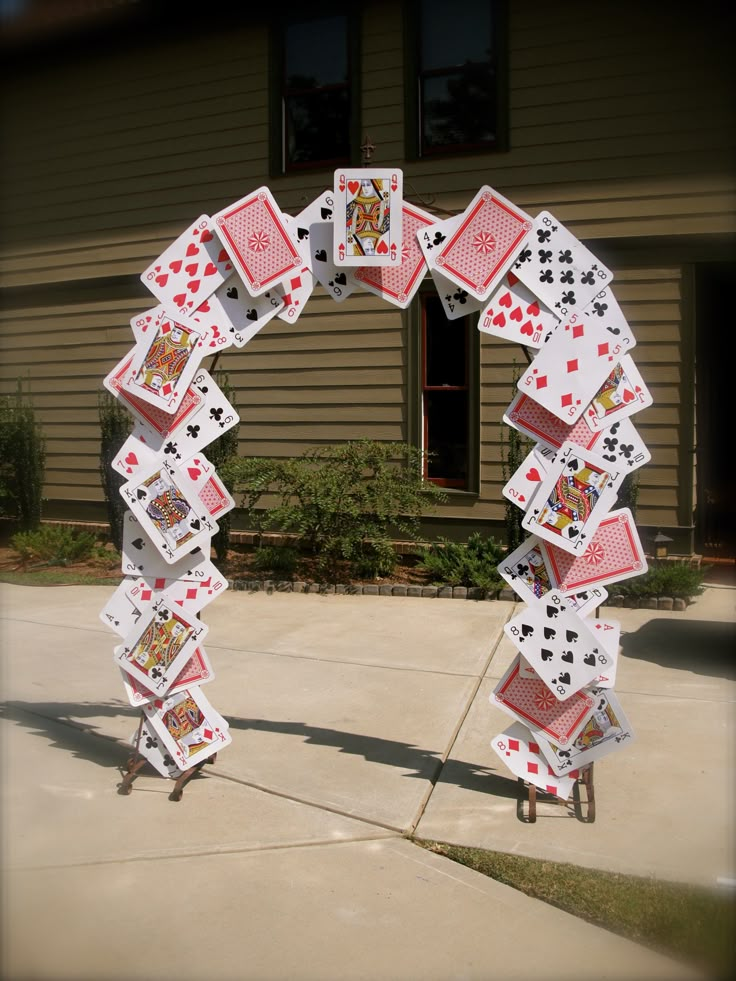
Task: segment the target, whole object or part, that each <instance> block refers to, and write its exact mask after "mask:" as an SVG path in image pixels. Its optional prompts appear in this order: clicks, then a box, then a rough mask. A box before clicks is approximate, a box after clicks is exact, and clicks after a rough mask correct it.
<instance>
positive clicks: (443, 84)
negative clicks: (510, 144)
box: [421, 65, 496, 147]
mask: <svg viewBox="0 0 736 981" xmlns="http://www.w3.org/2000/svg"><path fill="white" fill-rule="evenodd" d="M494 83H495V77H494V74H493V73H492V72H491V71H490V70H489V68H488V67H487V66H479V65H469V66H467V67H466V68H464V69H462V70H460V71H456V72H453V73H452V74H447V75H440V76H435V77H431V78H425V79H424V80H423V84H422V106H421V112H422V142H423V144H424V146H425V147H432V146H448V145H457V144H465V143H470V144H478V143H489V142H492V141H493V140H494V139H495V136H496V119H495V100H494V93H493V89H494Z"/></svg>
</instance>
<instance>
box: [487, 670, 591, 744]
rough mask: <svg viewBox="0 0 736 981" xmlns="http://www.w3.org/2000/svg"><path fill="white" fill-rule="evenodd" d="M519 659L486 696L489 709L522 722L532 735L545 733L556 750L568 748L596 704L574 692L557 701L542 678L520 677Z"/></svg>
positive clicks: (586, 693)
mask: <svg viewBox="0 0 736 981" xmlns="http://www.w3.org/2000/svg"><path fill="white" fill-rule="evenodd" d="M520 660H521V656H519V657H516V658H514V660H513V661H512V663H511V665H510V666H509V668H508V670H507V671H506V673H505V674H504V676H503V678H501V680H500V681H499V683H498V684H497V685H496V687H495V688H494V689H493V692H492V694H491V695H490V696H489V701H490V702H491V704H492V705H495V706H496V707H497V708H499V709H501V711H502V712H505V713H506V714H507V715H510V716H511V718H512V719H515V720H517V721H518V720H519V719H520V720H521V721H522V722H523V723H524V724H525V725H527V726H528V727H529V728H530V729H531V731H532V733H533V734H534V735H537V734H538V733H544V734H545V735H547V736H548V737H549V738H550V739H553V740H554V741H555V742H556V743H557V744H558V745H559V746H567V745H568V744H569V743H570V742H571V741H572V740H573V739H574V738H575V736H577V734H578V733H579V732H580V730H581V729H582V728H583V726H584V725H585V723H586V722H587V721H588V719H589V718H590V717H591V715H592V714H593V710H594V708H595V700H594V699H593V698H592V696H591V695H590V694H589V693H588V692H586V691H577V692H575V694H573V695H571V696H570V697H569V698H567V699H565V701H564V702H561V701H558V699H557V698H555V696H554V695H553V694H552V692H551V691H550V690H549V688H548V687H547V685H546V684H545V683H544V682H543V681H542V679H541V678H524V677H522V676H521V675H520V674H519V662H520Z"/></svg>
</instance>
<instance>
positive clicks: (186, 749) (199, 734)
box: [143, 685, 232, 770]
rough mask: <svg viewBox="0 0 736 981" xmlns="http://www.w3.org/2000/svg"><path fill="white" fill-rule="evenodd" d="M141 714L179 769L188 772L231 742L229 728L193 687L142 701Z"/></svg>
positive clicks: (198, 690) (195, 687) (204, 697)
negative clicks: (148, 700) (142, 712)
mask: <svg viewBox="0 0 736 981" xmlns="http://www.w3.org/2000/svg"><path fill="white" fill-rule="evenodd" d="M143 711H144V713H145V715H146V719H147V720H148V721H149V722H150V724H151V728H152V729H153V730H154V732H155V733H156V735H158V736H159V737H160V738H161V741H162V743H163V745H164V747H165V748H166V749H167V750H168V751H169V753H170V754H171V755H172V757H173V758H174V761H175V763H176V766H177V767H178V768H179V769H180V770H189V769H191V768H192V767H193V766H196V764H197V763H200V762H201V761H202V760H205V759H207V757H209V756H212V754H213V753H216V752H218V750H220V749H224V748H225V746H229V745H230V743H231V742H232V737H231V736H230V732H229V726H228V725H227V723H226V722H225V720H224V719H223V718H222V716H221V715H220V714H219V713H218V712H216V711H215V709H214V708H213V707H212V706H211V705H210V703H209V701H208V699H207V698H206V696H205V695H203V694H202V691H201V690H200V689H199V687H197V686H196V685H192V686H191V687H190V688H186V689H184V691H181V692H177V693H176V694H175V695H172V696H170V697H167V698H157V699H156V700H155V701H152V702H146V703H144V705H143Z"/></svg>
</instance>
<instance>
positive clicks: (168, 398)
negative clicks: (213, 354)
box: [123, 317, 208, 413]
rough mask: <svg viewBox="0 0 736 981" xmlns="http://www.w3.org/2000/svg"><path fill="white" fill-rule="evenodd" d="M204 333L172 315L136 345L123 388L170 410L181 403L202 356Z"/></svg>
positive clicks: (205, 352) (205, 337)
mask: <svg viewBox="0 0 736 981" xmlns="http://www.w3.org/2000/svg"><path fill="white" fill-rule="evenodd" d="M206 339H207V335H206V334H204V333H200V332H199V331H197V330H195V329H194V328H193V327H189V326H186V325H184V324H180V323H178V322H177V321H176V320H174V319H173V318H171V317H168V318H165V319H164V320H163V321H162V322H161V324H160V325H159V326H158V327H157V328H156V329H155V330H154V331H152V332H151V334H150V335H149V334H146V336H145V337H144V338H143V340H142V341H141V342H140V343H139V344H137V345H136V348H135V351H134V352H133V358H132V361H131V364H130V369H129V372H128V375H127V376H126V377H125V378H124V379H123V388H124V389H125V390H126V391H127V392H130V394H131V395H135V396H137V397H138V398H141V399H143V400H144V401H145V402H150V403H151V404H152V405H155V406H157V407H158V408H160V409H163V411H164V412H168V413H173V412H176V410H177V409H178V408H179V406H180V405H181V402H182V400H183V398H184V396H185V395H186V392H187V389H188V387H189V383H190V382H191V380H192V378H193V377H194V375H195V374H196V372H197V368H198V367H199V365H200V362H201V361H202V358H203V357H204V356H205V355H206V354H207V353H208V351H207V348H206V347H205V346H204V345H205V342H206Z"/></svg>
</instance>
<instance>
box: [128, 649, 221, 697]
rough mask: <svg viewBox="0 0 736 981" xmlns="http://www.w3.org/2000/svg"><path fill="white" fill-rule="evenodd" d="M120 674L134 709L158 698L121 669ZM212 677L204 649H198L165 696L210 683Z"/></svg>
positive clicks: (212, 672) (213, 674)
mask: <svg viewBox="0 0 736 981" xmlns="http://www.w3.org/2000/svg"><path fill="white" fill-rule="evenodd" d="M120 673H121V675H122V679H123V687H124V688H125V694H126V695H127V696H128V701H129V702H130V704H131V705H132V706H133V707H134V708H137V707H138V706H140V705H143V703H144V702H151V701H153V700H154V699H155V698H157V697H158V696H157V695H156V693H155V692H152V691H150V690H149V689H148V688H146V687H145V685H143V684H141V682H140V681H139V680H138V679H137V678H134V677H133V676H132V675H130V674H128V673H127V671H124V670H122V669H121V672H120ZM214 677H215V672H214V671H213V670H212V665H211V664H210V659H209V657H208V656H207V652H206V651H205V649H204V647H198V648H197V649H196V650H195V651H194V653H193V654H192V656H191V657H190V658H189V660H188V661H187V663H186V664H185V665H184V667H183V668H182V669H181V671H180V672H179V674H178V675H177V676H176V680H175V681H174V682H173V684H172V685H171V687H170V688H169V690H168V691H167V695H175V694H176V693H177V692H180V691H184V689H185V688H191V687H192V685H204V684H206V683H207V682H208V681H212V680H213V678H214Z"/></svg>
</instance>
